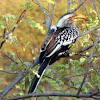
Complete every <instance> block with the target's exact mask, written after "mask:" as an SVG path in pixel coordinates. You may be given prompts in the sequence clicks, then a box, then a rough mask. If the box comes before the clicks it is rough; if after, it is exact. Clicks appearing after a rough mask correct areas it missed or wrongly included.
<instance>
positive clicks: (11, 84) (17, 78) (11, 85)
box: [0, 57, 39, 99]
mask: <svg viewBox="0 0 100 100" xmlns="http://www.w3.org/2000/svg"><path fill="white" fill-rule="evenodd" d="M38 63H39V57H37V59H36V60H35V61H34V62H33V63H31V64H30V65H29V66H27V67H26V69H24V70H23V71H22V72H21V73H19V75H18V76H17V77H16V78H15V79H14V80H13V81H12V82H11V83H10V84H9V85H8V86H7V87H6V88H5V89H4V90H3V92H2V94H1V95H0V99H2V98H3V97H4V96H5V95H6V94H7V93H8V92H9V91H10V90H11V89H12V88H13V87H14V86H15V84H17V83H18V82H19V81H20V80H21V79H22V78H23V77H24V76H25V74H26V72H27V71H28V69H29V68H30V67H35V66H36V65H37V64H38Z"/></svg>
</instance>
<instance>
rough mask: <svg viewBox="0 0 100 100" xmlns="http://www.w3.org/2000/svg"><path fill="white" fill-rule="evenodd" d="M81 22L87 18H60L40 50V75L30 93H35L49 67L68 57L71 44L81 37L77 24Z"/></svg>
mask: <svg viewBox="0 0 100 100" xmlns="http://www.w3.org/2000/svg"><path fill="white" fill-rule="evenodd" d="M81 20H86V16H84V15H82V14H79V15H77V14H74V13H66V14H64V15H63V16H62V17H60V19H59V20H58V22H57V25H56V26H55V27H51V29H50V32H49V33H48V34H47V36H46V38H45V40H44V42H43V44H42V46H41V49H40V56H39V62H40V68H39V69H38V75H35V76H34V78H33V80H32V83H31V86H30V89H29V91H28V93H32V92H33V91H35V89H36V87H37V85H38V83H39V81H40V79H41V77H42V75H43V73H44V71H45V69H46V67H47V65H51V64H52V63H54V62H55V61H56V60H58V59H60V58H62V57H66V56H67V52H68V50H69V49H70V47H71V44H72V43H74V42H75V41H76V39H77V37H78V35H79V31H78V29H77V27H76V26H75V22H77V21H81Z"/></svg>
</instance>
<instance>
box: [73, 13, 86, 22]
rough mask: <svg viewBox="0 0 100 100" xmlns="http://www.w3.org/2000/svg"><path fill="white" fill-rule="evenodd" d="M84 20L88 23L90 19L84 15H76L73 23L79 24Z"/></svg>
mask: <svg viewBox="0 0 100 100" xmlns="http://www.w3.org/2000/svg"><path fill="white" fill-rule="evenodd" d="M83 20H85V21H87V20H88V19H87V16H85V15H82V14H78V15H77V14H76V15H75V16H73V18H72V22H78V21H83Z"/></svg>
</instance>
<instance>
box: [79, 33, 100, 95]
mask: <svg viewBox="0 0 100 100" xmlns="http://www.w3.org/2000/svg"><path fill="white" fill-rule="evenodd" d="M99 38H100V35H99V37H98V38H97V40H96V41H95V42H94V46H93V47H92V50H91V52H90V56H89V59H88V65H87V68H86V71H85V74H84V78H83V80H82V82H81V84H80V87H79V90H78V92H77V95H79V94H80V91H81V89H82V86H83V84H84V82H85V80H86V78H87V74H88V71H89V67H90V63H91V59H92V56H93V52H94V49H95V46H96V45H97V43H98V41H99Z"/></svg>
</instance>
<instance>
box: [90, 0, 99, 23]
mask: <svg viewBox="0 0 100 100" xmlns="http://www.w3.org/2000/svg"><path fill="white" fill-rule="evenodd" d="M91 2H92V4H93V7H94V10H95V11H96V14H97V17H98V20H99V24H100V15H99V12H98V9H97V7H96V1H95V0H91Z"/></svg>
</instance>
